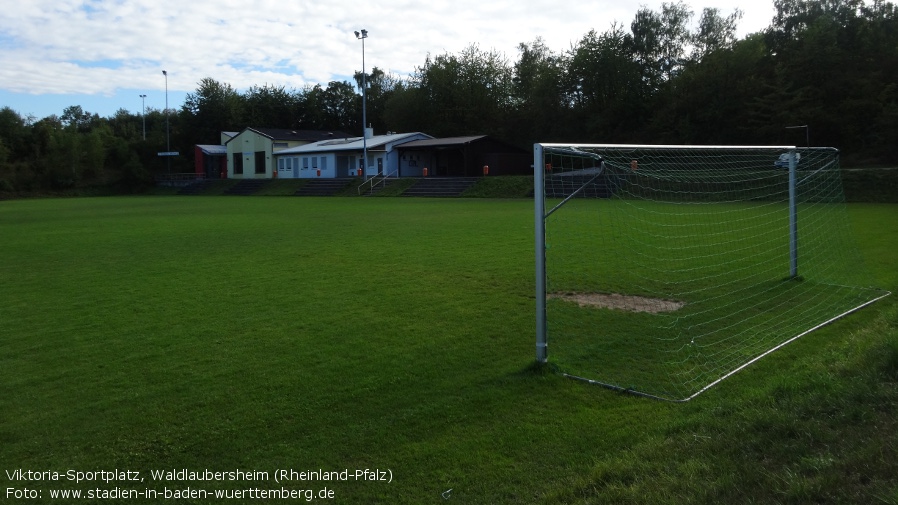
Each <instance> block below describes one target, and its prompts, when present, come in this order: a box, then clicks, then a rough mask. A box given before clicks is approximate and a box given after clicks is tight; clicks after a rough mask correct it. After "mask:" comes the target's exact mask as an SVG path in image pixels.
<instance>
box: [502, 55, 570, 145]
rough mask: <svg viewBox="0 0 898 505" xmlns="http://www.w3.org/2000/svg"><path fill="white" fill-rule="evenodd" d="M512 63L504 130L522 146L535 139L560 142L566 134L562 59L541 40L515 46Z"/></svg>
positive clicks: (564, 65) (564, 62)
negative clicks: (510, 104)
mask: <svg viewBox="0 0 898 505" xmlns="http://www.w3.org/2000/svg"><path fill="white" fill-rule="evenodd" d="M518 50H519V52H520V57H519V59H518V61H517V62H516V63H515V64H514V77H513V79H512V82H513V86H512V93H513V107H514V112H513V115H512V120H511V125H509V127H508V130H509V133H510V135H511V137H512V138H513V139H518V140H519V141H521V142H522V143H524V144H531V143H533V142H536V141H537V140H540V139H542V140H544V141H545V140H549V141H552V140H562V139H563V138H564V137H566V136H567V135H568V130H567V125H568V124H569V122H568V121H566V117H567V115H568V111H569V109H568V107H567V106H566V105H567V101H566V99H565V94H564V81H565V67H566V64H567V62H566V60H565V58H564V56H563V55H560V54H556V53H554V52H553V51H552V50H550V49H549V48H548V46H546V43H545V41H544V40H543V39H541V38H536V39H535V40H534V41H533V42H532V43H530V44H525V43H521V44H520V45H519V46H518Z"/></svg>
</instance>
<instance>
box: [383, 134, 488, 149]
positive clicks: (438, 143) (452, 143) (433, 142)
mask: <svg viewBox="0 0 898 505" xmlns="http://www.w3.org/2000/svg"><path fill="white" fill-rule="evenodd" d="M485 138H487V136H486V135H472V136H469V137H446V138H441V139H427V140H415V141H414V142H407V143H405V144H402V145H401V146H400V147H399V149H431V148H434V147H458V146H463V145H466V144H470V143H472V142H476V141H478V140H481V139H485Z"/></svg>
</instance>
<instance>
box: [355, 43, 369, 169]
mask: <svg viewBox="0 0 898 505" xmlns="http://www.w3.org/2000/svg"><path fill="white" fill-rule="evenodd" d="M355 38H357V39H360V40H361V41H362V176H363V177H367V176H368V117H367V111H366V103H365V101H366V100H365V98H366V97H365V95H366V94H367V93H366V91H365V88H367V87H368V85H367V84H366V83H365V39H367V38H368V30H362V31H361V32H355Z"/></svg>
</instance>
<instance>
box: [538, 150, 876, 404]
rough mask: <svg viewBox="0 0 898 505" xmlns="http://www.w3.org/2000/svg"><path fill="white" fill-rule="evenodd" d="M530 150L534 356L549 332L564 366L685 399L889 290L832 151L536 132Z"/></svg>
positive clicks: (580, 374) (593, 378) (542, 350)
mask: <svg viewBox="0 0 898 505" xmlns="http://www.w3.org/2000/svg"><path fill="white" fill-rule="evenodd" d="M533 159H534V162H533V167H534V202H535V204H534V236H535V241H534V242H535V276H536V360H537V362H539V363H546V362H547V361H548V360H549V345H548V343H549V339H550V338H551V340H552V349H553V351H552V355H553V363H556V365H557V366H558V368H559V369H560V370H561V371H562V373H564V374H565V375H568V376H571V377H575V378H582V379H585V380H588V381H589V382H593V383H596V384H600V385H603V386H606V387H610V388H612V389H618V390H626V391H631V392H635V393H638V394H643V395H646V396H652V397H657V398H662V399H668V400H675V401H685V400H689V399H691V398H694V397H695V396H696V395H698V394H700V393H701V392H703V391H705V390H707V389H708V388H710V387H712V386H713V385H715V384H717V383H719V382H720V381H721V380H723V379H724V378H726V377H729V376H730V375H732V374H733V373H735V372H737V371H739V370H741V369H743V368H745V367H746V366H747V365H749V364H751V363H753V362H754V361H756V360H757V359H760V358H761V357H762V356H765V355H767V354H769V353H770V352H772V351H773V350H776V349H778V348H780V347H782V346H783V345H785V344H787V343H789V342H791V341H793V340H794V339H796V338H799V337H800V336H802V335H804V334H806V333H808V332H810V331H813V330H815V329H817V328H819V327H820V326H822V325H825V324H829V323H830V322H832V321H834V320H836V319H838V318H840V317H843V316H845V315H847V314H849V313H852V312H854V311H856V310H858V309H859V308H861V307H864V306H866V305H868V304H870V303H873V302H874V301H876V300H879V299H880V298H882V297H884V296H887V295H888V294H889V293H888V292H886V291H882V290H878V289H875V288H872V287H870V286H869V283H868V281H869V279H868V277H866V275H865V269H864V268H863V261H862V260H861V257H860V254H859V251H858V249H857V247H856V245H855V244H854V242H853V239H852V238H851V236H850V226H849V222H848V219H847V210H846V208H845V202H844V194H843V192H842V186H841V175H840V167H839V153H838V150H836V149H833V148H797V147H795V146H671V145H615V144H607V145H606V144H558V143H551V144H550V143H538V144H535V145H534V151H533ZM651 306H654V307H655V309H657V310H655V309H652V308H651ZM646 307H649V308H646ZM556 357H557V359H556Z"/></svg>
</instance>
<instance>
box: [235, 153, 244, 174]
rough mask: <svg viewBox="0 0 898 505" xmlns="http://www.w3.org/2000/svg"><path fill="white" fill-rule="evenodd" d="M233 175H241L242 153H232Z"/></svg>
mask: <svg viewBox="0 0 898 505" xmlns="http://www.w3.org/2000/svg"><path fill="white" fill-rule="evenodd" d="M233 158H234V175H243V153H234V155H233Z"/></svg>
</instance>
